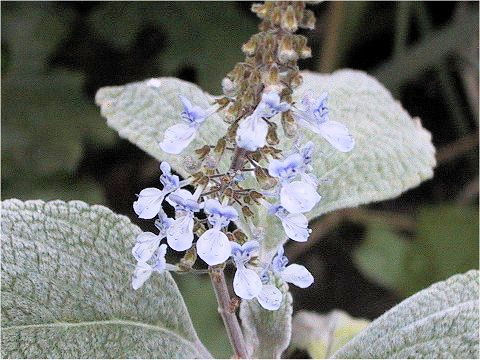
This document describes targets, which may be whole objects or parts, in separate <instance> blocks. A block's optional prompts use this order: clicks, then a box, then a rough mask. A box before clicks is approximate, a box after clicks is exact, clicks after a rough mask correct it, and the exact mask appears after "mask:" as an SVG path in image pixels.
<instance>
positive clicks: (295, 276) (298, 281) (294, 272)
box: [280, 264, 313, 288]
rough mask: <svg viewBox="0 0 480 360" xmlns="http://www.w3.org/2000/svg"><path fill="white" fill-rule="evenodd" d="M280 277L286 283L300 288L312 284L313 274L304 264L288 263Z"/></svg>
mask: <svg viewBox="0 0 480 360" xmlns="http://www.w3.org/2000/svg"><path fill="white" fill-rule="evenodd" d="M280 276H281V277H282V279H283V280H284V281H286V282H288V283H291V284H293V285H296V286H298V287H301V288H306V287H309V286H310V285H312V284H313V276H312V274H310V272H309V271H308V270H307V269H306V268H305V266H302V265H298V264H292V265H288V266H287V267H286V268H285V269H284V270H283V271H282V272H281V273H280Z"/></svg>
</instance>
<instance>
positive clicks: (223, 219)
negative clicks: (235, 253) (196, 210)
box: [197, 199, 238, 265]
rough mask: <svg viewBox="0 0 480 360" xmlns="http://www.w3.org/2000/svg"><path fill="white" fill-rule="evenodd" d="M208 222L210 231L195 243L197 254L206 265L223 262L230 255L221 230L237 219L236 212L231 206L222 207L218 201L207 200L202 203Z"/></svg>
mask: <svg viewBox="0 0 480 360" xmlns="http://www.w3.org/2000/svg"><path fill="white" fill-rule="evenodd" d="M204 209H205V212H206V213H207V214H208V222H209V223H210V224H211V225H212V226H213V228H212V229H209V230H207V231H205V232H204V233H203V234H202V235H201V236H200V238H199V239H198V241H197V254H198V256H199V257H200V258H201V259H202V260H203V261H205V262H206V263H207V264H208V265H217V264H221V263H223V262H225V261H226V260H227V259H228V258H229V257H230V253H231V245H230V241H228V237H227V235H225V234H224V233H223V232H222V231H221V228H223V227H226V226H228V224H229V223H230V221H235V220H236V219H237V218H238V213H237V210H235V209H234V208H233V207H232V206H228V205H222V204H220V202H219V201H218V200H215V199H208V200H207V201H205V203H204Z"/></svg>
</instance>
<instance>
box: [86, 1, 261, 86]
mask: <svg viewBox="0 0 480 360" xmlns="http://www.w3.org/2000/svg"><path fill="white" fill-rule="evenodd" d="M255 23H256V22H255V21H254V17H253V16H248V14H243V13H242V12H241V9H240V8H239V6H238V5H237V4H236V3H234V2H206V3H202V2H120V3H119V2H105V3H103V4H102V6H100V7H99V8H98V10H96V11H94V12H93V13H92V15H91V16H90V19H89V24H90V26H91V28H92V29H93V30H94V31H95V33H96V34H97V36H98V37H99V38H101V39H103V40H105V41H108V42H109V43H110V44H112V45H114V46H115V47H117V48H121V49H124V48H127V47H131V46H132V45H133V43H134V41H135V39H136V38H137V36H138V35H139V33H140V31H141V30H142V26H146V25H149V26H153V27H154V28H160V29H161V30H162V31H164V32H165V36H166V46H165V48H164V49H162V51H161V52H160V53H159V58H158V60H159V62H160V64H161V66H162V69H163V72H164V74H165V75H170V76H174V75H176V74H177V72H178V71H179V70H180V69H181V68H182V67H184V66H189V67H193V68H194V69H195V70H196V72H197V76H198V77H197V82H198V84H199V85H201V86H202V87H203V88H204V89H206V90H208V91H214V92H219V91H220V83H221V80H222V78H223V77H224V76H225V74H226V73H227V72H228V71H230V70H231V68H233V66H234V65H235V63H237V62H239V61H242V60H243V58H244V56H243V54H242V52H241V51H240V47H241V45H242V44H243V43H245V42H246V41H247V40H248V39H249V37H250V35H251V34H252V33H254V32H255V29H256V26H255ZM118 24H122V25H121V26H119V25H118Z"/></svg>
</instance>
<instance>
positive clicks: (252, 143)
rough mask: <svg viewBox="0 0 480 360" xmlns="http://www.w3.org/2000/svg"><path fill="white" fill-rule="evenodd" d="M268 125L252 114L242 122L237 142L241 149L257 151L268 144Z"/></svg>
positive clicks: (238, 130)
mask: <svg viewBox="0 0 480 360" xmlns="http://www.w3.org/2000/svg"><path fill="white" fill-rule="evenodd" d="M267 133H268V124H267V123H266V122H265V120H263V119H262V118H261V117H258V116H256V115H255V114H252V115H250V116H247V117H246V118H245V119H243V120H242V121H241V122H240V125H239V126H238V129H237V135H236V138H235V140H236V142H237V145H238V146H239V147H241V148H242V149H246V150H248V151H256V150H257V149H259V148H262V147H264V146H265V145H266V143H267V140H266V138H267Z"/></svg>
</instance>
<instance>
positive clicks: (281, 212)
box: [269, 205, 312, 242]
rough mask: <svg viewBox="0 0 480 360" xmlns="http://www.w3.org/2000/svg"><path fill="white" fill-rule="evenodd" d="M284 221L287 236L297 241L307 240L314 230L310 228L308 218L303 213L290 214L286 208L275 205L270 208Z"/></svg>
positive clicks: (271, 211)
mask: <svg viewBox="0 0 480 360" xmlns="http://www.w3.org/2000/svg"><path fill="white" fill-rule="evenodd" d="M269 213H270V214H274V215H275V216H276V217H278V218H279V219H280V221H281V222H282V226H283V230H284V231H285V234H287V236H288V237H289V238H290V239H292V240H295V241H299V242H305V241H307V240H308V237H309V236H310V233H311V232H312V230H310V229H309V228H308V220H307V218H306V217H305V215H303V214H290V213H289V212H288V211H287V210H285V208H283V207H282V206H279V205H273V206H271V207H270V209H269Z"/></svg>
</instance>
